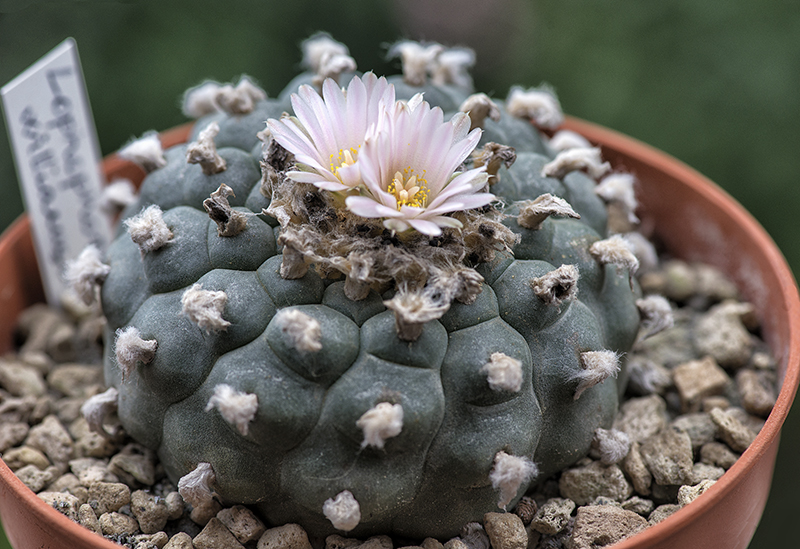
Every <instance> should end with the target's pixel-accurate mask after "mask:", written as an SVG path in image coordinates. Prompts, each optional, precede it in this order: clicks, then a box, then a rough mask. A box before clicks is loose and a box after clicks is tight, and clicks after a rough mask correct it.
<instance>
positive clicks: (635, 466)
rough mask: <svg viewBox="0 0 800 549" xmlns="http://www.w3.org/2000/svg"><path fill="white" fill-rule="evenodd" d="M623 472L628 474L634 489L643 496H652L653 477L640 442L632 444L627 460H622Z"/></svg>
mask: <svg viewBox="0 0 800 549" xmlns="http://www.w3.org/2000/svg"><path fill="white" fill-rule="evenodd" d="M621 465H622V470H623V471H625V472H626V473H627V474H628V477H630V479H631V483H633V489H634V490H635V491H636V493H637V494H639V495H641V496H649V495H650V485H651V484H652V483H653V475H652V474H651V473H650V469H648V468H647V464H646V463H645V462H644V458H643V457H642V451H641V445H640V443H638V442H634V443H633V444H631V449H630V451H629V452H628V455H627V456H625V459H623V460H622V463H621Z"/></svg>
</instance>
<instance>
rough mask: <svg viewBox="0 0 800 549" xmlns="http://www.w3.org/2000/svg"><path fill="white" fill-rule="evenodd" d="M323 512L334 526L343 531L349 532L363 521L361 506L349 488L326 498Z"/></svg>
mask: <svg viewBox="0 0 800 549" xmlns="http://www.w3.org/2000/svg"><path fill="white" fill-rule="evenodd" d="M322 514H323V515H325V518H327V519H328V520H329V521H331V524H333V527H334V528H336V529H337V530H342V531H343V532H349V531H350V530H352V529H353V528H355V527H356V526H358V523H359V522H361V506H360V505H359V503H358V501H357V500H356V498H355V497H353V494H352V493H351V492H350V491H349V490H343V491H342V492H339V493H338V494H337V495H336V497H335V498H329V499H327V500H325V503H324V504H323V505H322Z"/></svg>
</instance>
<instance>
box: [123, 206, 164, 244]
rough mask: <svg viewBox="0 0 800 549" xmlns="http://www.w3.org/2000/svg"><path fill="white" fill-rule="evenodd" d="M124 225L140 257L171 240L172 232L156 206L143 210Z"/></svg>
mask: <svg viewBox="0 0 800 549" xmlns="http://www.w3.org/2000/svg"><path fill="white" fill-rule="evenodd" d="M124 223H125V226H126V227H127V228H128V234H129V235H130V237H131V240H133V241H134V242H135V243H136V244H137V245H138V246H139V251H140V252H141V253H142V255H144V254H146V253H148V252H152V251H155V250H158V249H160V248H162V247H164V246H165V245H166V244H167V243H168V242H169V241H170V240H172V236H173V235H172V231H171V230H170V229H169V227H168V226H167V224H166V222H165V221H164V216H163V213H162V211H161V208H159V207H158V205H156V204H152V205H150V206H148V207H146V208H144V209H143V210H142V211H141V212H140V213H139V214H138V215H135V216H133V217H130V218H128V219H126V220H125V221H124Z"/></svg>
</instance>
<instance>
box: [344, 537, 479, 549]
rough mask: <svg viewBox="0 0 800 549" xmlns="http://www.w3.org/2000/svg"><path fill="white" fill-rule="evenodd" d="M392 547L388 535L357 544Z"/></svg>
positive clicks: (366, 548) (363, 547)
mask: <svg viewBox="0 0 800 549" xmlns="http://www.w3.org/2000/svg"><path fill="white" fill-rule="evenodd" d="M392 547H394V544H393V543H392V538H390V537H389V536H372V537H370V538H367V540H366V541H365V542H364V543H362V544H360V545H359V546H358V548H359V549H392ZM487 549H488V547H487Z"/></svg>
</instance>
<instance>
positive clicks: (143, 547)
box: [133, 532, 169, 549]
mask: <svg viewBox="0 0 800 549" xmlns="http://www.w3.org/2000/svg"><path fill="white" fill-rule="evenodd" d="M133 539H134V542H135V543H134V546H133V549H162V548H163V547H164V546H165V545H166V544H167V542H168V541H169V536H167V533H166V532H154V533H152V534H139V535H138V536H134V537H133Z"/></svg>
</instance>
